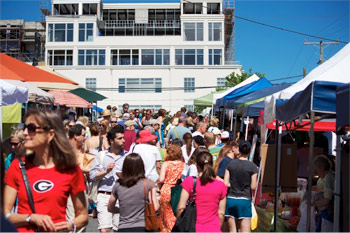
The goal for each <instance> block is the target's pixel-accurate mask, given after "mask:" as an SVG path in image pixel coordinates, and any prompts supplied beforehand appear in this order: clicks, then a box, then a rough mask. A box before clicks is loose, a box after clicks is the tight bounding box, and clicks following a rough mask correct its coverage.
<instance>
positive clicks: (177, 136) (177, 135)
mask: <svg viewBox="0 0 350 233" xmlns="http://www.w3.org/2000/svg"><path fill="white" fill-rule="evenodd" d="M174 133H175V136H176V138H178V139H180V137H179V134H178V133H177V130H176V126H175V127H174Z"/></svg>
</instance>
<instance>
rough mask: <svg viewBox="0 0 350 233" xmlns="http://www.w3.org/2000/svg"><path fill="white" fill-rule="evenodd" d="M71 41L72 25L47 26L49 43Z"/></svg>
mask: <svg viewBox="0 0 350 233" xmlns="http://www.w3.org/2000/svg"><path fill="white" fill-rule="evenodd" d="M71 41H73V24H72V23H68V24H64V23H57V24H52V23H50V24H49V42H71Z"/></svg>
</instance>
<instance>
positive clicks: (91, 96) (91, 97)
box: [69, 88, 107, 102]
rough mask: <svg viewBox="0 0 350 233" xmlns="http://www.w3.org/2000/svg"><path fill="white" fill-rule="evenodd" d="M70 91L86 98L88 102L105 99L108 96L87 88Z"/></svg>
mask: <svg viewBox="0 0 350 233" xmlns="http://www.w3.org/2000/svg"><path fill="white" fill-rule="evenodd" d="M69 92H71V93H73V94H74V95H77V96H79V97H81V98H83V99H84V100H86V101H88V102H96V101H101V100H104V99H106V98H107V97H106V96H103V95H101V94H98V93H97V92H94V91H90V90H88V89H85V88H77V89H74V90H70V91H69Z"/></svg>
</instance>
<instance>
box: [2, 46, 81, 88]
mask: <svg viewBox="0 0 350 233" xmlns="http://www.w3.org/2000/svg"><path fill="white" fill-rule="evenodd" d="M14 74H16V75H14ZM0 79H16V80H21V81H24V82H55V83H71V84H77V83H75V82H73V81H71V80H69V79H65V78H62V77H60V76H58V75H55V74H52V73H50V72H46V71H44V70H42V69H39V68H37V67H35V66H31V65H28V64H26V63H24V62H22V61H20V60H17V59H16V58H13V57H10V56H7V55H6V54H4V53H0Z"/></svg>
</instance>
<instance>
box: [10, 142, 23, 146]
mask: <svg viewBox="0 0 350 233" xmlns="http://www.w3.org/2000/svg"><path fill="white" fill-rule="evenodd" d="M18 144H21V142H10V145H11V146H18Z"/></svg>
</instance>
